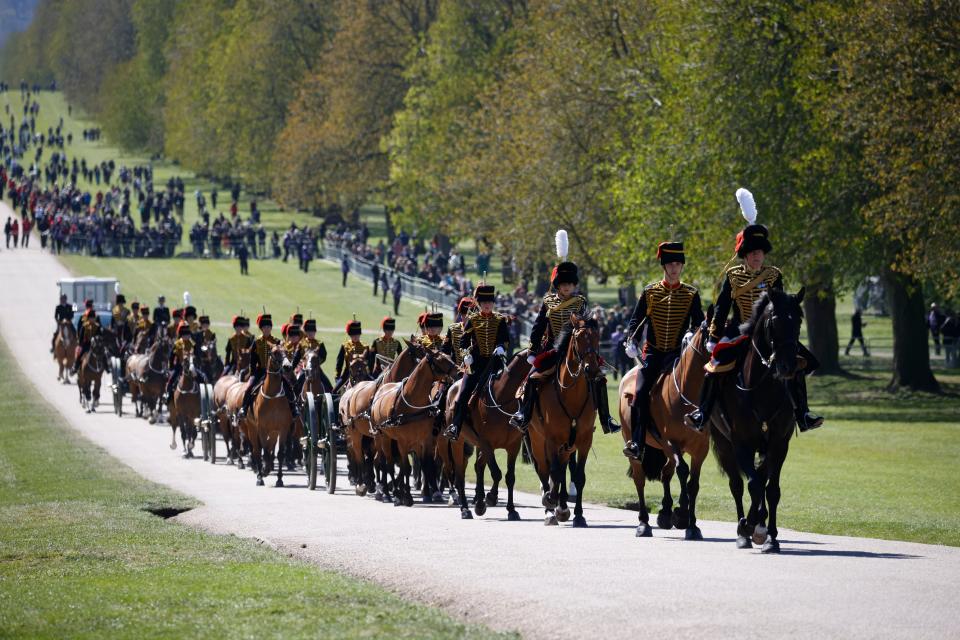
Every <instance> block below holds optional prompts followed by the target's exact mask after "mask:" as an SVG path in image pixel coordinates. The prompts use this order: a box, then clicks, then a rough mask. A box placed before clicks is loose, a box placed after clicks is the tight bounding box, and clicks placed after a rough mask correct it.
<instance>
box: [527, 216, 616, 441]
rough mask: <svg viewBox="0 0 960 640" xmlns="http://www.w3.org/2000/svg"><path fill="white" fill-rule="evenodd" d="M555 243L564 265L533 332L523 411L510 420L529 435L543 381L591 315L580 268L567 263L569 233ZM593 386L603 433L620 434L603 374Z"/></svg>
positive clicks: (558, 267) (556, 269) (554, 274)
mask: <svg viewBox="0 0 960 640" xmlns="http://www.w3.org/2000/svg"><path fill="white" fill-rule="evenodd" d="M555 241H556V245H557V256H558V257H559V258H560V262H559V263H558V264H557V265H556V266H555V267H554V268H553V272H552V273H551V274H550V284H551V286H552V289H553V290H552V291H550V292H549V293H547V294H546V295H545V296H543V304H542V305H541V306H540V311H539V313H538V314H537V318H536V320H534V323H533V329H532V331H531V332H530V348H529V353H528V355H527V362H529V363H530V364H531V365H533V369H532V370H531V372H530V375H528V376H527V380H526V382H525V383H524V387H523V402H522V403H521V404H520V410H519V411H517V413H516V414H515V415H514V416H513V417H512V418H510V424H511V425H513V426H514V427H516V428H517V429H520V431H523V432H526V430H527V426H528V425H529V423H530V418H531V415H532V413H533V408H534V407H535V406H536V401H537V394H538V393H539V390H540V389H539V381H540V380H542V379H544V378H545V377H546V376H547V375H549V374H550V373H551V372H552V371H553V370H554V368H555V367H556V366H557V363H558V362H559V361H560V359H561V358H562V357H563V356H564V355H565V354H566V351H567V346H568V344H569V342H570V335H571V328H572V323H573V322H575V321H576V320H578V319H581V318H583V317H584V316H586V314H587V299H586V297H584V296H583V295H581V294H580V293H578V292H577V285H578V284H580V276H579V272H578V268H577V265H576V264H575V263H573V262H569V261H567V260H566V258H567V253H568V251H569V244H568V240H567V232H566V231H564V230H563V229H561V230H560V231H558V232H557V236H556V240H555ZM590 384H591V391H592V393H593V398H594V403H595V405H596V407H597V415H598V416H599V417H600V427H601V428H602V429H603V432H604V433H616V432H618V431H620V425H618V424H617V423H616V422H615V421H614V420H613V418H611V417H610V408H609V404H608V402H607V381H606V378H604V377H603V376H602V375H600V376H598V377H597V378H596V379H595V380H591V381H590Z"/></svg>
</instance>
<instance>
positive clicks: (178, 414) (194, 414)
mask: <svg viewBox="0 0 960 640" xmlns="http://www.w3.org/2000/svg"><path fill="white" fill-rule="evenodd" d="M199 418H200V384H199V377H198V376H197V365H196V358H195V357H194V355H193V354H192V353H191V354H190V355H189V356H187V358H186V360H185V362H184V363H183V368H182V370H181V372H180V378H179V379H178V380H177V385H176V387H174V390H173V403H172V404H171V405H170V415H169V422H170V429H171V431H172V434H171V436H170V448H171V449H176V448H177V429H178V428H179V429H180V440H181V441H182V442H183V457H184V458H192V457H193V447H194V445H195V444H196V442H197V422H196V421H197V420H198V419H199Z"/></svg>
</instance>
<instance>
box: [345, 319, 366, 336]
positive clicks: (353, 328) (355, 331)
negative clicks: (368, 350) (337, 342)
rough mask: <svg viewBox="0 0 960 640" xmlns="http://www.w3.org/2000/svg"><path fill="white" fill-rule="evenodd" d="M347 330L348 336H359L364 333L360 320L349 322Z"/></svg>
mask: <svg viewBox="0 0 960 640" xmlns="http://www.w3.org/2000/svg"><path fill="white" fill-rule="evenodd" d="M346 330H347V335H348V336H359V335H360V334H361V333H363V329H362V327H361V326H360V321H359V320H351V321H350V322H348V323H347V327H346Z"/></svg>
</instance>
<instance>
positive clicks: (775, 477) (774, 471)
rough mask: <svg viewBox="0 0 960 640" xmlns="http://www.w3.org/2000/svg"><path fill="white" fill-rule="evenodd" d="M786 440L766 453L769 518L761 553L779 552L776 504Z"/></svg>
mask: <svg viewBox="0 0 960 640" xmlns="http://www.w3.org/2000/svg"><path fill="white" fill-rule="evenodd" d="M788 446H789V443H788V442H784V443H783V446H782V447H779V446H777V447H775V448H774V449H772V450H771V451H769V452H768V453H767V461H766V464H767V465H768V469H769V473H768V479H767V491H766V494H767V506H768V507H769V509H770V519H769V521H768V525H767V539H766V540H765V541H764V542H763V546H762V547H761V548H760V552H761V553H780V542H779V541H778V540H777V535H778V533H779V532H778V531H777V506H778V505H779V504H780V472H781V470H782V469H783V463H784V461H785V460H786V458H787V447H788Z"/></svg>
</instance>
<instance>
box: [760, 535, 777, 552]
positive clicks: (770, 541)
mask: <svg viewBox="0 0 960 640" xmlns="http://www.w3.org/2000/svg"><path fill="white" fill-rule="evenodd" d="M760 553H780V543H779V542H777V541H776V539H775V538H767V541H766V542H764V543H763V546H762V547H760Z"/></svg>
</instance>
